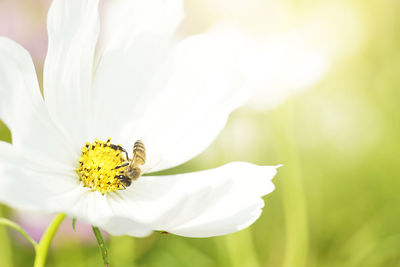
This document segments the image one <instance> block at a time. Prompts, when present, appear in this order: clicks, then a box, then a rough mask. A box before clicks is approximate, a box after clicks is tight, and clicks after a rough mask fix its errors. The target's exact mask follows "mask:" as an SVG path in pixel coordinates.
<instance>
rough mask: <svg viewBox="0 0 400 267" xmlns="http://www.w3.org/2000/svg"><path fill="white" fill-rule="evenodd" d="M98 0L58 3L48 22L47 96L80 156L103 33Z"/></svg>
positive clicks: (51, 10)
mask: <svg viewBox="0 0 400 267" xmlns="http://www.w3.org/2000/svg"><path fill="white" fill-rule="evenodd" d="M98 3H99V0H55V1H54V2H53V4H52V5H51V7H50V11H49V14H48V20H47V29H48V35H49V46H48V52H47V56H46V61H45V66H44V74H43V75H44V96H45V99H46V104H47V106H48V109H49V111H50V113H51V115H52V116H53V117H54V118H55V119H56V120H57V122H58V123H59V124H60V125H61V127H62V129H63V131H64V132H65V134H66V135H69V136H70V138H71V139H72V140H73V143H74V144H75V146H74V149H75V150H76V151H77V152H79V150H80V148H81V146H82V145H83V144H84V143H85V142H86V141H87V140H88V136H89V135H90V113H89V112H90V110H91V109H90V90H91V86H92V80H93V72H94V69H93V67H94V66H93V65H94V53H95V48H96V43H97V39H98V35H99V30H100V18H99V14H98Z"/></svg>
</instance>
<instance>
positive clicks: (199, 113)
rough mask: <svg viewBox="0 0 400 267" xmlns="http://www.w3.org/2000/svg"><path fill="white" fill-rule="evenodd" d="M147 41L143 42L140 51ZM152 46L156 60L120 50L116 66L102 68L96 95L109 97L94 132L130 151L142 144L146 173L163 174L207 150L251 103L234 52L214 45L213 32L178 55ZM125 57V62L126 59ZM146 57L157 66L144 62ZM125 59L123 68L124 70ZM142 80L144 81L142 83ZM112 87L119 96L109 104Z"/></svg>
mask: <svg viewBox="0 0 400 267" xmlns="http://www.w3.org/2000/svg"><path fill="white" fill-rule="evenodd" d="M143 38H148V39H151V38H152V36H147V37H143ZM159 40H160V39H159ZM149 43H150V42H149ZM161 43H162V44H164V43H163V42H161ZM145 44H146V42H145V39H142V40H140V41H139V42H138V47H146V45H145ZM153 44H154V43H153ZM162 47H166V46H162ZM167 47H168V46H167ZM151 48H152V49H154V53H153V54H154V55H153V54H152V52H151V51H150V50H145V49H139V50H138V52H131V51H130V52H129V53H123V54H119V55H117V53H116V56H117V58H118V59H116V60H115V61H114V62H111V61H109V62H107V64H106V63H104V65H103V66H102V63H100V66H99V70H100V69H102V68H103V69H102V72H101V73H97V74H96V83H95V92H97V90H98V91H99V92H102V93H99V94H98V95H97V97H96V99H98V103H102V104H98V105H97V107H98V108H97V110H96V114H97V113H99V112H100V113H101V112H102V113H101V114H104V115H103V116H101V117H100V118H98V120H96V125H95V127H96V129H99V130H98V131H97V132H98V133H99V135H100V136H101V138H106V137H107V134H105V132H107V131H108V133H109V135H110V136H112V137H116V140H117V142H118V143H122V144H123V146H125V147H126V148H127V149H129V150H130V148H131V147H132V145H133V143H134V142H135V141H136V140H137V139H142V140H143V142H144V144H145V146H146V153H147V162H148V164H147V166H146V167H145V169H146V170H147V171H148V169H151V171H157V170H161V169H166V168H170V167H173V166H176V165H179V164H181V163H183V162H185V161H187V160H189V159H191V158H192V157H194V156H196V155H197V154H199V153H200V152H201V151H202V150H204V149H205V148H206V147H207V146H208V145H209V144H210V143H211V142H212V141H213V140H214V138H215V137H216V136H217V134H218V133H219V132H220V131H221V129H222V128H223V127H224V125H225V122H226V120H227V118H228V115H229V114H230V112H232V111H233V110H234V109H236V108H237V107H238V106H240V105H242V104H243V103H244V102H245V101H246V99H247V91H245V90H242V89H243V87H242V82H243V80H242V77H241V76H240V75H239V73H237V72H236V69H235V66H234V64H233V62H232V58H231V56H230V53H225V52H224V49H223V47H217V46H215V43H214V42H213V39H212V38H210V37H209V36H207V35H199V36H194V37H190V38H188V39H186V40H184V41H182V42H181V43H180V44H179V45H178V46H176V47H175V49H173V50H171V49H165V50H161V52H160V51H157V48H156V46H154V45H153V46H151ZM132 51H133V50H132ZM145 51H146V52H145ZM143 52H145V53H143ZM123 56H126V58H127V59H126V60H125V61H122V60H120V59H121V58H123ZM147 57H148V59H149V61H150V63H145V62H146V58H147ZM152 60H154V61H155V62H152ZM120 61H122V62H123V64H122V65H121V66H123V67H118V65H117V64H118V62H120ZM136 63H137V65H136ZM142 63H144V64H142ZM142 66H145V67H144V68H145V70H146V71H147V72H146V71H143V70H141V67H142ZM136 70H141V71H139V74H138V75H135V74H133V73H134V72H135V71H136ZM143 74H144V75H143ZM143 76H144V77H145V79H140V77H143ZM138 77H139V78H138ZM99 88H100V89H99ZM107 88H108V89H107ZM107 90H109V91H110V90H112V92H113V93H115V95H116V99H110V97H111V93H108V94H106V93H104V92H105V91H107ZM99 99H102V101H100V100H99ZM106 103H108V105H106ZM99 110H102V111H99ZM100 113H99V114H100ZM107 114H108V115H107ZM110 114H113V115H110ZM99 125H100V127H99ZM101 125H106V126H108V127H107V128H106V127H105V126H103V127H101ZM110 125H113V127H110ZM121 125H124V127H123V128H122V129H121ZM107 129H108V130H107ZM117 132H119V135H118V134H117Z"/></svg>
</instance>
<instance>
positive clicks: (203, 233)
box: [108, 162, 279, 237]
mask: <svg viewBox="0 0 400 267" xmlns="http://www.w3.org/2000/svg"><path fill="white" fill-rule="evenodd" d="M277 167H279V166H257V165H254V164H250V163H245V162H233V163H229V164H226V165H223V166H221V167H218V168H215V169H211V170H205V171H200V172H194V173H186V174H178V175H170V176H145V177H142V178H140V179H139V180H138V181H136V182H134V183H133V184H132V186H131V187H130V188H128V189H127V190H125V191H120V192H115V193H114V194H110V195H109V196H108V202H109V203H108V204H109V205H110V206H111V207H112V210H113V212H114V213H115V214H117V215H119V217H128V218H130V219H131V220H134V221H137V222H141V223H143V224H148V225H150V226H151V228H152V229H153V230H163V231H168V232H171V233H174V234H177V235H183V236H188V237H209V236H218V235H224V234H228V233H232V232H236V231H239V230H241V229H244V228H246V227H247V226H249V225H250V224H252V223H253V222H254V221H255V220H256V219H257V218H258V217H259V216H260V214H261V208H262V207H263V205H264V202H263V200H262V199H261V197H262V196H264V195H266V194H268V193H270V192H272V191H273V190H274V185H273V184H272V182H271V181H270V180H271V179H272V178H273V177H274V175H275V174H276V168H277Z"/></svg>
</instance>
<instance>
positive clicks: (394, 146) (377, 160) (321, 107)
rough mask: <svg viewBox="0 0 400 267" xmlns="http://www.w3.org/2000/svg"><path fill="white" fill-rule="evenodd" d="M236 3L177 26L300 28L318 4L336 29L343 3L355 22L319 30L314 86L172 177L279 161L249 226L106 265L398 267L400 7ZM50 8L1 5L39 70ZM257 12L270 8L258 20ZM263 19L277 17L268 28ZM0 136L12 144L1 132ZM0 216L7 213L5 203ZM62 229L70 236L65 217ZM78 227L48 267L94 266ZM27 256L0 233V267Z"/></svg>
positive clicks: (373, 2)
mask: <svg viewBox="0 0 400 267" xmlns="http://www.w3.org/2000/svg"><path fill="white" fill-rule="evenodd" d="M20 2H21V3H20ZM39 2H40V4H38V3H39ZM238 2H239V1H233V0H232V1H231V2H229V1H211V0H209V1H202V2H200V1H195V0H192V1H187V3H186V10H187V13H188V16H189V19H187V21H186V24H185V26H184V27H183V30H184V31H187V32H199V31H201V30H203V29H205V28H207V27H208V26H210V25H212V24H213V23H215V22H216V21H218V20H219V19H221V18H222V19H229V20H233V21H235V22H239V23H243V25H245V26H246V27H248V28H249V29H250V30H252V31H255V32H262V31H265V30H267V31H274V30H276V31H278V30H282V29H287V28H290V27H294V26H296V23H297V22H298V21H299V20H302V19H303V18H304V17H305V16H309V15H310V14H311V13H312V12H314V11H316V12H318V10H319V9H318V8H316V7H318V6H320V5H321V4H322V3H324V4H326V3H328V4H329V5H331V7H334V6H335V5H338V4H340V5H339V8H338V13H337V14H338V17H337V18H338V20H337V21H331V22H330V23H332V25H331V26H332V28H334V27H335V26H336V24H335V23H337V24H338V25H341V24H340V23H341V22H342V21H340V16H341V14H342V13H341V7H342V6H343V5H351V7H352V10H354V11H355V12H356V13H355V14H356V15H354V16H355V17H357V23H358V24H357V25H360V26H359V27H358V28H357V30H356V32H355V33H352V34H350V35H349V34H347V35H346V36H345V35H341V34H342V33H343V32H345V31H346V25H341V26H340V27H342V28H340V27H339V30H337V31H336V32H331V31H330V30H332V28H329V27H328V28H327V29H326V32H325V34H326V36H330V38H331V39H330V40H328V41H327V42H328V44H330V43H332V42H333V41H335V42H336V41H338V42H339V44H340V46H341V47H340V49H339V50H338V51H340V52H337V53H336V52H335V53H334V58H333V60H332V63H331V65H330V67H329V69H328V70H327V71H326V72H324V74H323V75H321V76H320V77H319V78H318V80H316V81H315V83H313V84H312V85H310V86H308V87H307V88H303V89H307V90H302V91H301V92H298V93H296V94H293V95H292V96H290V97H289V98H287V99H286V101H284V102H283V103H282V104H281V105H278V106H276V107H274V108H270V109H265V110H260V109H253V108H252V107H251V106H246V107H243V108H241V109H239V110H237V111H235V112H234V113H233V114H232V115H231V117H230V119H229V121H228V124H227V126H226V128H225V129H224V130H223V132H222V133H221V134H220V135H219V137H218V138H217V139H216V140H215V142H214V143H213V144H212V145H211V146H210V147H209V148H208V149H207V150H206V151H205V152H204V153H202V154H201V155H200V156H198V157H197V158H195V159H193V160H191V161H190V162H188V163H186V164H184V165H183V166H180V167H178V168H176V169H174V170H170V171H169V172H171V173H175V172H182V171H193V170H200V169H207V168H211V167H216V166H219V165H221V164H223V163H226V162H230V161H249V162H253V163H257V164H263V165H274V164H279V163H280V164H283V165H284V167H282V168H280V169H279V172H278V175H277V176H276V178H275V179H274V180H273V181H274V184H275V185H276V190H275V191H274V192H273V193H272V194H269V195H268V196H266V197H265V202H266V206H265V208H264V211H263V214H262V216H261V218H260V219H259V220H258V221H257V222H256V223H254V224H253V225H252V226H251V227H250V228H248V229H246V230H244V231H241V232H238V233H235V234H231V235H227V236H223V237H215V238H207V239H192V238H184V237H179V236H173V235H163V234H158V233H155V234H153V235H152V236H150V237H148V238H144V239H135V238H131V237H108V238H107V244H108V246H109V253H110V261H111V266H194V267H195V266H237V267H239V266H240V267H242V266H248V267H253V266H255V267H257V266H274V267H275V266H284V267H302V266H341V267H343V266H344V267H347V266H349V267H350V266H371V267H373V266H400V205H399V203H400V194H399V193H400V179H399V178H400V164H399V159H400V155H399V154H400V152H399V151H400V142H399V137H400V122H399V115H400V106H399V100H400V93H399V92H400V91H399V88H400V74H399V68H400V2H399V1H396V0H383V1H382V0H370V1H362V0H349V1H337V0H331V1H316V0H305V1H298V0H291V1H282V2H284V3H285V8H286V9H285V10H286V11H285V12H283V13H275V11H274V12H272V13H271V12H270V10H269V9H268V7H269V5H270V4H271V3H273V1H249V2H248V3H247V4H245V6H247V7H248V9H246V10H243V8H241V7H235V8H231V7H230V5H234V4H237V3H238ZM16 3H17V4H16ZM217 5H219V6H217ZM47 8H48V1H33V0H32V1H22V0H21V1H14V0H13V1H8V0H7V1H5V0H0V14H6V13H9V12H10V10H11V9H12V10H13V12H16V13H15V14H16V15H13V16H9V18H7V19H8V20H10V19H11V18H14V19H15V20H17V19H18V18H20V19H21V20H22V21H24V23H25V24H22V25H19V26H18V27H17V26H15V25H16V24H15V23H16V22H13V23H14V24H13V23H11V22H10V24H7V25H6V23H5V19H6V17H5V16H4V15H2V16H0V18H1V23H2V24H1V25H3V26H2V29H1V31H0V33H1V34H3V35H7V36H10V37H11V38H14V39H16V40H17V41H18V42H20V43H23V44H24V46H25V47H27V48H28V49H30V51H31V53H32V54H33V56H34V59H35V62H36V64H37V69H38V70H40V69H41V64H42V63H43V58H44V55H45V53H44V52H43V51H42V52H40V51H41V50H44V51H45V47H41V49H36V48H35V47H36V46H35V45H37V44H38V42H41V41H40V40H42V39H43V36H42V35H43V31H45V28H44V27H45V26H44V21H45V14H46V12H47ZM263 10H264V11H265V12H270V13H266V15H265V18H263V12H264V11H263ZM246 12H247V13H246ZM246 14H247V15H246ZM253 14H254V16H252V15H253ZM282 14H285V16H283V15H282ZM271 15H275V17H277V18H275V19H274V20H269V19H270V18H271V17H273V16H271ZM280 15H282V16H283V17H282V18H281V17H280ZM316 15H318V14H316ZM264 19H265V21H264ZM30 21H34V22H35V23H28V22H30ZM271 21H273V22H274V23H276V25H277V26H276V27H272V26H271V25H269V24H268V22H271ZM278 22H279V23H278ZM262 25H266V26H268V27H270V28H271V29H272V30H271V29H269V28H268V27H261V26H262ZM29 27H31V28H29ZM32 27H34V28H35V31H33V30H32ZM25 28H26V29H30V30H29V32H30V33H31V34H30V35H29V38H30V39H29V40H27V39H24V36H25V37H26V35H24V34H23V33H21V34H19V35H14V34H15V33H18V32H21V31H22V29H25ZM266 28H268V29H266ZM32 32H34V33H36V35H33V34H32ZM311 36H312V35H311ZM360 36H361V37H360ZM39 38H42V39H39ZM360 39H362V41H359V40H360ZM32 40H33V41H32ZM311 40H313V39H312V37H311ZM332 40H333V41H332ZM355 40H358V41H357V42H358V44H357V46H354V44H353V42H355ZM31 42H33V43H34V44H31ZM44 43H45V42H44ZM346 47H352V49H350V50H347V49H346ZM35 49H36V50H35ZM38 51H39V52H38ZM35 53H36V54H35ZM332 53H333V52H332ZM287 75H288V76H289V77H288V78H290V73H287ZM0 139H2V140H7V141H9V140H10V133H9V131H8V130H7V129H6V128H5V127H4V125H1V127H0ZM0 212H1V213H2V216H5V217H8V218H13V216H14V212H13V211H12V210H11V209H10V208H8V207H4V206H3V207H1V211H0ZM28 217H29V216H28ZM28 219H29V218H28ZM64 224H65V225H66V226H65V227H66V228H68V227H69V224H70V221H65V222H64ZM80 229H81V228H79V227H78V229H77V233H72V234H68V235H65V234H64V235H63V234H62V232H59V233H57V235H56V238H55V241H54V244H53V247H52V251H51V252H50V256H49V259H48V266H101V265H102V260H101V256H100V252H99V250H98V248H97V246H96V245H95V239H94V237H93V236H91V235H90V234H86V237H84V238H77V237H76V236H79V235H80V233H79V232H80ZM33 257H34V253H33V249H32V248H31V247H30V246H29V244H27V242H25V241H24V240H22V239H20V238H19V236H18V234H17V233H15V232H14V231H13V230H9V229H4V228H2V227H0V266H30V265H31V264H32V262H33Z"/></svg>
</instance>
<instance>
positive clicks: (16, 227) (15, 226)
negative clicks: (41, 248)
mask: <svg viewBox="0 0 400 267" xmlns="http://www.w3.org/2000/svg"><path fill="white" fill-rule="evenodd" d="M0 225H5V226H8V227H11V228H13V229H14V230H17V231H18V232H19V233H20V234H21V235H22V236H23V237H25V238H26V240H28V241H29V243H31V244H32V246H33V248H34V249H35V250H36V248H37V243H36V242H35V240H33V239H32V238H31V237H30V236H29V235H28V234H27V233H26V232H25V231H24V229H22V228H21V226H19V225H18V224H16V223H15V222H13V221H10V220H9V219H6V218H0Z"/></svg>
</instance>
